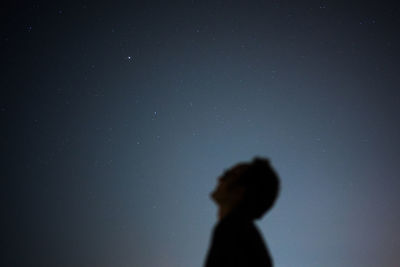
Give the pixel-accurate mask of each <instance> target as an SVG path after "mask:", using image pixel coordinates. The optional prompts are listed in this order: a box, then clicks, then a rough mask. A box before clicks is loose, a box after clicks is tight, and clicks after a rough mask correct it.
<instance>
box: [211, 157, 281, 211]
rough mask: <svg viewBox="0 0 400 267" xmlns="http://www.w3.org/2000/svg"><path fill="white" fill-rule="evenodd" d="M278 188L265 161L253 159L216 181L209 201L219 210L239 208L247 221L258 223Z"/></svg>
mask: <svg viewBox="0 0 400 267" xmlns="http://www.w3.org/2000/svg"><path fill="white" fill-rule="evenodd" d="M279 188H280V182H279V177H278V175H277V174H276V173H275V171H274V170H273V169H272V167H271V165H270V163H269V161H268V160H267V159H264V158H259V157H256V158H254V159H253V161H252V162H250V163H239V164H237V165H235V166H233V167H232V168H230V169H229V170H227V171H226V172H225V173H224V174H223V175H222V176H221V177H220V178H219V183H218V186H217V188H216V189H215V191H214V192H213V193H212V198H213V199H214V200H215V202H216V203H217V204H218V205H219V206H220V207H222V208H224V207H228V208H229V209H232V210H233V209H238V208H240V209H243V211H245V212H246V214H248V215H249V216H250V217H251V218H253V219H259V218H261V217H262V216H263V215H264V214H265V213H266V212H267V211H268V210H269V209H270V208H271V207H272V206H273V204H274V203H275V200H276V199H277V197H278V193H279Z"/></svg>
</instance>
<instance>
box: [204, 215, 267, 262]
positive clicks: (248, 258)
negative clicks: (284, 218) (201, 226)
mask: <svg viewBox="0 0 400 267" xmlns="http://www.w3.org/2000/svg"><path fill="white" fill-rule="evenodd" d="M225 266H226V267H228V266H229V267H272V261H271V258H270V256H269V253H268V249H267V248H266V246H265V244H264V241H263V239H262V237H261V235H260V233H259V231H258V230H257V228H256V226H255V225H254V222H253V220H252V219H249V218H246V217H245V216H242V214H240V213H237V212H235V213H231V214H228V215H227V216H226V217H224V218H223V219H222V220H221V221H220V222H219V223H218V224H217V225H216V227H215V228H214V232H213V237H212V241H211V246H210V248H209V251H208V255H207V259H206V262H205V267H225Z"/></svg>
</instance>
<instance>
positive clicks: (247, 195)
mask: <svg viewBox="0 0 400 267" xmlns="http://www.w3.org/2000/svg"><path fill="white" fill-rule="evenodd" d="M279 191H280V180H279V177H278V175H277V174H276V172H275V170H274V169H273V168H272V167H271V165H270V162H269V160H268V159H266V158H262V157H254V158H253V160H252V161H251V162H240V163H238V164H236V165H234V166H233V167H231V168H230V169H229V170H227V171H225V172H224V173H223V174H222V175H221V177H220V178H218V184H217V186H216V188H215V190H214V191H213V192H211V194H210V196H211V198H212V200H213V201H214V202H215V203H216V204H217V206H218V219H219V220H218V222H217V224H216V226H215V227H214V229H213V233H212V238H211V243H210V247H209V249H208V252H207V257H206V260H205V265H204V266H205V267H225V266H226V267H228V266H229V267H245V266H246V267H270V266H273V262H272V258H271V256H270V254H269V251H268V248H267V246H266V244H265V243H264V241H263V238H262V236H261V234H260V232H259V230H258V229H257V227H256V225H255V224H254V220H257V219H261V218H262V217H263V216H264V215H265V214H266V213H267V212H268V211H269V210H270V209H271V208H272V206H273V205H274V203H275V202H276V199H277V198H278V195H279Z"/></svg>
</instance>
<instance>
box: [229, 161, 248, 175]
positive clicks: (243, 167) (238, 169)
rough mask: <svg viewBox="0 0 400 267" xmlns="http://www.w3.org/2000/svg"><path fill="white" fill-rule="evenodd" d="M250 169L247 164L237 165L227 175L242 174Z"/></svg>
mask: <svg viewBox="0 0 400 267" xmlns="http://www.w3.org/2000/svg"><path fill="white" fill-rule="evenodd" d="M247 168H248V164H245V163H239V164H236V165H235V166H233V167H231V168H230V169H229V170H227V171H226V174H227V175H230V174H240V173H242V172H243V171H245V170H246V169H247Z"/></svg>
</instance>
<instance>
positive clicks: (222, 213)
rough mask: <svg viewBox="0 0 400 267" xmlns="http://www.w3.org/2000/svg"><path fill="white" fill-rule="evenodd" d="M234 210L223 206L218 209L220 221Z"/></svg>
mask: <svg viewBox="0 0 400 267" xmlns="http://www.w3.org/2000/svg"><path fill="white" fill-rule="evenodd" d="M231 210H232V207H228V206H222V207H219V208H218V219H219V220H222V219H223V218H224V217H225V216H226V215H228V214H229V213H230V212H231Z"/></svg>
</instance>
